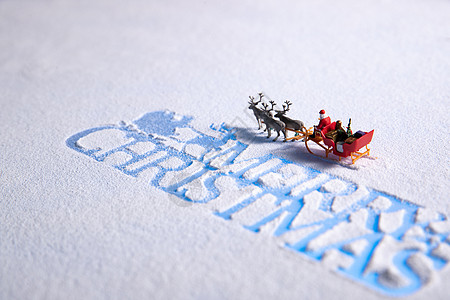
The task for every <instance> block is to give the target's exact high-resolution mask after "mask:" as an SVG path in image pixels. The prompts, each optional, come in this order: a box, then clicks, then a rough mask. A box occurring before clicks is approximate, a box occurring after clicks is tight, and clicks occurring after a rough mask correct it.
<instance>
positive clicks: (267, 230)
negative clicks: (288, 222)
mask: <svg viewBox="0 0 450 300" xmlns="http://www.w3.org/2000/svg"><path fill="white" fill-rule="evenodd" d="M288 215H289V212H287V211H283V212H282V213H281V214H280V215H279V216H278V217H276V218H275V219H273V220H271V221H269V222H267V223H266V224H264V225H263V226H261V227H260V228H259V232H260V233H264V234H267V235H274V233H275V231H276V230H277V228H278V227H279V226H280V224H281V223H282V222H283V221H284V220H285V218H286V217H287V216H288Z"/></svg>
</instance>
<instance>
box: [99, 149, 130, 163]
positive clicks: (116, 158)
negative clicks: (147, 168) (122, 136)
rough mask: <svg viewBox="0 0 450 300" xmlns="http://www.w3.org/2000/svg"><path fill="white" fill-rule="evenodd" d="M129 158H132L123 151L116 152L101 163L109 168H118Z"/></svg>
mask: <svg viewBox="0 0 450 300" xmlns="http://www.w3.org/2000/svg"><path fill="white" fill-rule="evenodd" d="M131 158H132V156H131V155H130V154H128V153H125V152H123V151H117V152H114V153H111V154H109V155H108V156H107V157H105V159H104V160H103V161H104V162H105V163H106V164H108V165H111V166H120V165H123V164H125V163H126V162H127V161H129V160H130V159H131Z"/></svg>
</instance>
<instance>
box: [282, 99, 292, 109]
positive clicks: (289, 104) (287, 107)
mask: <svg viewBox="0 0 450 300" xmlns="http://www.w3.org/2000/svg"><path fill="white" fill-rule="evenodd" d="M284 103H286V109H284V105H283V109H284V111H285V112H287V111H289V106H291V104H292V103H291V101H289V100H286V101H284Z"/></svg>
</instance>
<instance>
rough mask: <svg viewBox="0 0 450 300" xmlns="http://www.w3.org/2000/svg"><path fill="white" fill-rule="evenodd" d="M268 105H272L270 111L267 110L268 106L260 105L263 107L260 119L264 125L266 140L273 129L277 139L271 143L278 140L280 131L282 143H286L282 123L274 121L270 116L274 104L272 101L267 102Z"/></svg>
mask: <svg viewBox="0 0 450 300" xmlns="http://www.w3.org/2000/svg"><path fill="white" fill-rule="evenodd" d="M269 103H270V104H271V105H272V107H271V108H270V109H267V107H268V105H267V104H266V103H263V104H262V105H263V106H264V114H263V115H262V118H263V121H264V124H266V128H267V138H270V135H271V129H273V130H275V131H276V132H277V137H276V138H275V139H274V140H273V141H276V140H277V139H278V137H279V136H280V131H281V132H283V135H284V141H286V129H285V125H284V123H283V122H282V121H278V120H275V119H274V118H273V117H272V115H271V111H273V108H274V106H275V105H276V104H275V102H274V101H269Z"/></svg>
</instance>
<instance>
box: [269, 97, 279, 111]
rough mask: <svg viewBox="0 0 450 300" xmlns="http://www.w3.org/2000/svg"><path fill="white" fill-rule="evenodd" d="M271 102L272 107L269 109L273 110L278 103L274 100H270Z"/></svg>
mask: <svg viewBox="0 0 450 300" xmlns="http://www.w3.org/2000/svg"><path fill="white" fill-rule="evenodd" d="M269 103H270V104H272V108H271V109H270V110H269V111H272V110H273V108H274V107H275V105H277V104H276V103H275V101H273V100H270V101H269Z"/></svg>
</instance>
